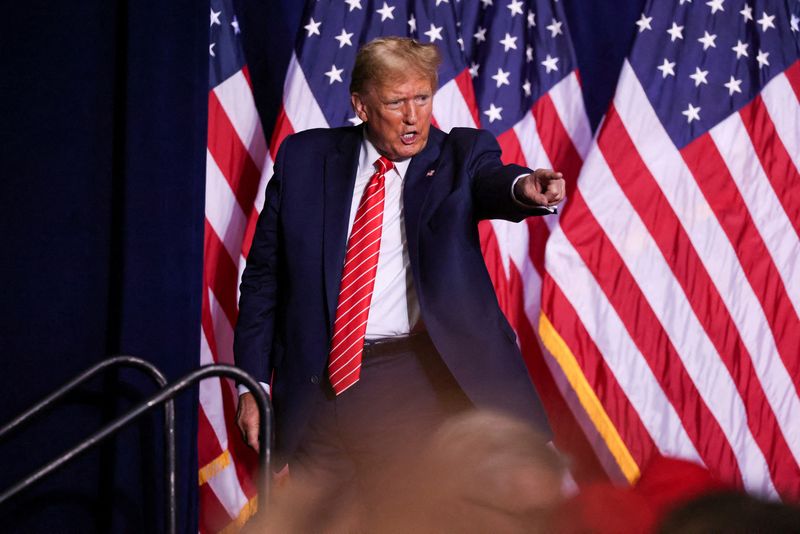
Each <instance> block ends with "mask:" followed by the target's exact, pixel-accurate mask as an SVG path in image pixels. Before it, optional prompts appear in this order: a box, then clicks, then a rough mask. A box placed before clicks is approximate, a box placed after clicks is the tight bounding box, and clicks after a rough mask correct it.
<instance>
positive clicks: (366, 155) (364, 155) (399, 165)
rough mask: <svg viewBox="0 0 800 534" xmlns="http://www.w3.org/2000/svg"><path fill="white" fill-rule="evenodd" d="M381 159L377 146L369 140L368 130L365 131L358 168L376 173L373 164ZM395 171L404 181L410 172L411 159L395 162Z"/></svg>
mask: <svg viewBox="0 0 800 534" xmlns="http://www.w3.org/2000/svg"><path fill="white" fill-rule="evenodd" d="M379 157H381V155H380V154H379V153H378V149H377V148H375V145H373V144H372V142H371V141H370V140H369V139H367V133H366V128H365V129H364V133H363V137H362V141H361V152H360V154H359V159H358V167H359V168H360V169H370V170H373V171H374V167H373V164H374V163H375V161H376V160H377V159H378V158H379ZM392 163H394V169H393V171H389V172H395V173H397V175H398V176H399V177H400V178H401V179H402V178H405V176H406V171H407V170H408V166H409V165H410V164H411V158H407V159H404V160H402V161H394V162H392Z"/></svg>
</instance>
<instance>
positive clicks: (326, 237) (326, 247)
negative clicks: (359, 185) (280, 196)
mask: <svg viewBox="0 0 800 534" xmlns="http://www.w3.org/2000/svg"><path fill="white" fill-rule="evenodd" d="M338 131H339V132H342V138H341V140H340V142H339V143H338V145H337V147H336V150H334V151H332V152H331V153H330V154H328V156H327V157H326V158H325V163H324V170H323V188H324V194H325V204H324V208H323V209H324V211H325V214H324V225H325V227H324V229H323V241H322V249H323V250H322V254H323V258H324V271H325V272H324V276H325V294H326V297H327V305H328V330H329V334H330V331H331V329H332V326H333V321H334V319H335V311H336V305H337V302H338V300H339V284H340V282H341V278H342V268H343V265H344V254H345V249H346V248H347V222H348V219H349V215H350V204H351V202H352V199H353V187H354V186H355V181H356V172H357V170H358V154H359V150H360V144H361V139H362V135H363V134H362V130H361V128H347V129H342V130H338Z"/></svg>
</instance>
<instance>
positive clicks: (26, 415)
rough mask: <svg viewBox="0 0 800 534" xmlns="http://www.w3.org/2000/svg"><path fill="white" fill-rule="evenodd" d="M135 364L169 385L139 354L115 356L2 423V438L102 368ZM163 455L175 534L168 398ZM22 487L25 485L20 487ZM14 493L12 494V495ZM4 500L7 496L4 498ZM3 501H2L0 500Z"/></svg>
mask: <svg viewBox="0 0 800 534" xmlns="http://www.w3.org/2000/svg"><path fill="white" fill-rule="evenodd" d="M122 366H126V367H132V368H135V369H138V370H140V371H142V372H143V373H145V374H147V375H148V376H150V378H152V379H153V381H154V382H155V383H156V385H157V386H158V388H159V389H163V388H164V387H165V386H166V385H167V379H166V377H165V376H164V374H163V373H162V372H161V371H160V370H159V369H158V367H156V366H155V365H153V364H152V363H150V362H148V361H146V360H143V359H141V358H138V357H136V356H125V355H120V356H114V357H111V358H108V359H106V360H103V361H101V362H98V363H97V364H95V365H93V366H92V367H90V368H88V369H86V370H85V371H83V372H82V373H80V374H79V375H77V376H75V378H73V379H72V380H70V381H69V382H67V383H65V384H64V385H63V386H61V387H60V388H58V389H57V390H55V391H53V392H52V393H51V394H49V395H48V396H46V397H45V398H43V399H42V400H40V401H39V402H37V403H36V404H34V405H33V406H31V407H30V408H28V409H27V410H25V411H24V412H22V413H21V414H19V415H18V416H17V417H15V418H14V419H12V420H11V421H9V422H8V423H6V424H5V425H3V427H2V428H0V439H2V438H3V437H5V436H6V434H9V433H11V432H13V431H14V430H15V429H17V428H18V427H19V426H20V425H22V424H23V423H25V422H26V421H28V420H29V419H31V418H32V417H34V416H35V415H37V414H38V413H40V412H42V411H43V410H45V409H47V408H49V407H50V406H51V405H53V404H54V403H55V402H56V401H57V400H59V399H60V398H61V397H63V396H64V395H66V394H67V393H69V392H70V391H72V390H74V389H75V388H77V387H78V386H80V385H81V384H83V383H84V382H86V381H88V380H89V379H91V378H93V377H95V376H96V375H98V374H99V373H100V372H101V371H104V370H106V369H108V368H113V367H122ZM164 457H165V460H166V463H167V464H166V466H165V470H164V471H165V476H164V484H165V486H166V488H165V489H166V494H167V495H166V501H167V502H166V505H167V517H168V518H171V519H169V524H168V525H167V532H168V533H169V534H174V533H175V531H176V525H175V520H174V518H175V517H176V514H177V496H176V491H175V403H174V402H172V400H171V399H170V400H168V401H167V402H166V403H164ZM20 489H22V488H20ZM10 496H11V495H9V497H10ZM3 500H4V499H3ZM0 502H2V500H0Z"/></svg>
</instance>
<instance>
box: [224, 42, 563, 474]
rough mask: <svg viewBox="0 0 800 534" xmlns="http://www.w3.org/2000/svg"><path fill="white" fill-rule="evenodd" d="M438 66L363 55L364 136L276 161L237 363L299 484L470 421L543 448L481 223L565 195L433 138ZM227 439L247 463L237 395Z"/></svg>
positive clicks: (409, 52)
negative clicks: (502, 420) (490, 416)
mask: <svg viewBox="0 0 800 534" xmlns="http://www.w3.org/2000/svg"><path fill="white" fill-rule="evenodd" d="M439 63H440V59H439V55H438V51H437V49H436V47H435V46H433V45H423V44H421V43H418V42H416V41H414V40H411V39H401V38H385V39H377V40H375V41H373V42H371V43H369V44H367V45H365V46H364V47H363V48H362V49H361V50H360V51H359V54H358V56H357V58H356V65H355V67H354V70H353V77H352V83H351V86H350V88H351V93H352V104H353V108H354V110H355V112H356V114H357V116H358V117H359V118H360V119H361V120H362V121H363V124H362V125H360V126H357V127H347V128H333V129H327V130H309V131H305V132H301V133H298V134H296V135H292V136H290V137H288V138H287V139H286V140H285V141H284V143H283V145H282V146H281V149H280V151H279V152H278V157H277V159H276V165H275V174H274V176H273V178H272V179H271V180H270V182H269V185H268V187H267V193H266V200H265V205H264V210H263V212H262V214H261V217H260V218H259V221H258V226H257V230H256V234H255V238H254V241H253V246H252V248H251V250H250V255H249V257H248V260H247V268H246V269H245V272H244V275H243V277H242V285H241V299H240V303H239V306H240V312H239V319H238V324H237V326H236V338H235V347H234V348H235V357H236V363H237V365H239V366H240V367H241V368H243V369H244V370H245V371H247V372H249V373H250V374H252V375H253V376H254V377H256V378H257V379H258V380H260V381H262V382H263V383H264V384H265V385H266V384H268V383H271V384H272V390H271V395H272V401H273V403H274V407H275V412H276V417H277V420H276V449H277V453H278V458H279V461H280V462H281V463H282V462H284V461H288V462H289V465H290V469H291V470H292V472H293V473H294V471H295V468H296V467H297V468H298V470H303V471H306V472H313V473H315V474H319V473H320V472H328V473H329V474H330V479H331V480H337V481H342V480H348V479H357V478H358V477H359V473H364V472H366V471H369V470H371V469H374V468H375V466H376V465H380V463H381V462H383V461H385V460H386V459H387V457H390V456H391V455H392V454H394V453H396V452H398V448H403V449H405V450H406V451H408V450H409V449H413V447H414V442H415V441H416V440H418V439H419V438H420V437H421V436H424V435H425V434H426V433H427V432H428V431H429V430H430V429H432V428H434V427H435V426H436V425H437V424H438V423H439V422H441V421H442V420H443V419H444V418H445V417H447V416H448V415H449V414H452V413H453V412H455V411H458V410H461V409H463V408H465V407H469V406H477V407H480V408H491V409H495V410H499V411H502V412H505V413H509V414H512V415H515V416H518V417H520V418H522V419H524V420H527V421H529V422H531V423H532V424H534V425H535V426H537V427H538V428H539V429H540V430H542V431H544V432H547V422H546V418H545V415H544V412H543V410H542V407H541V404H540V402H539V399H538V397H537V394H536V392H535V390H534V388H533V385H532V383H531V381H530V378H529V377H528V374H527V371H526V368H525V366H524V364H523V361H522V358H521V356H520V353H519V349H518V347H517V344H516V338H515V335H514V332H513V330H512V329H511V327H510V326H509V324H508V322H507V321H506V319H505V317H504V316H503V314H502V312H501V311H500V309H499V307H498V304H497V299H496V297H495V295H494V291H493V288H492V284H491V281H490V279H489V276H488V273H487V271H486V267H485V264H484V262H483V257H482V255H481V250H480V243H479V237H478V231H477V226H476V223H477V221H478V220H480V219H487V218H500V219H508V220H512V221H519V220H522V219H523V218H525V217H527V216H531V215H542V214H547V213H552V212H553V211H554V206H555V205H556V204H557V203H558V202H560V201H561V200H562V198H563V195H564V180H563V179H562V177H561V174H560V173H556V172H553V171H550V170H543V169H539V170H537V171H535V172H532V171H531V170H530V169H526V168H524V167H520V166H516V165H503V164H502V163H501V161H500V149H499V147H498V145H497V142H496V141H495V140H494V138H493V137H492V136H491V135H490V134H489V133H487V132H485V131H480V130H474V129H466V128H455V129H453V130H452V131H451V132H450V133H449V134H445V133H443V132H442V131H440V130H438V129H437V128H434V127H432V126H431V124H430V122H431V110H432V100H433V92H434V88H435V87H437V78H436V71H437V68H438V65H439ZM376 195H377V197H376ZM376 198H378V199H379V200H375V199H376ZM370 203H374V204H370ZM362 215H363V217H362ZM364 221H368V222H364ZM376 221H377V222H376ZM369 224H372V225H373V226H364V225H369ZM362 234H363V235H364V236H366V237H365V238H363V239H360V237H361V236H362ZM365 243H366V244H365ZM370 246H371V247H372V249H371V250H370V249H369V247H370ZM364 247H367V248H364ZM353 269H355V271H354V270H353ZM359 269H360V270H359ZM353 288H355V289H353ZM349 292H355V294H351V293H349ZM351 304H352V306H351ZM238 423H239V426H240V428H241V430H242V432H243V434H244V436H245V439H246V440H247V442H248V443H249V444H250V445H251V446H253V447H258V442H257V428H258V418H257V414H256V410H255V403H254V400H253V398H252V395H250V394H249V393H243V394H242V395H241V397H240V406H239V413H238ZM398 444H401V445H398ZM348 470H349V471H351V472H352V473H354V474H353V476H352V477H350V475H348V474H346V473H347V472H348ZM343 473H345V474H343Z"/></svg>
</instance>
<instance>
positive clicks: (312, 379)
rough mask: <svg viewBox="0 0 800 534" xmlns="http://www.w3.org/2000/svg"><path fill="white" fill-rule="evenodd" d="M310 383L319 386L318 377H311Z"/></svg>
mask: <svg viewBox="0 0 800 534" xmlns="http://www.w3.org/2000/svg"><path fill="white" fill-rule="evenodd" d="M311 383H312V384H314V385H317V384H319V377H318V376H317V375H313V376H312V377H311Z"/></svg>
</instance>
